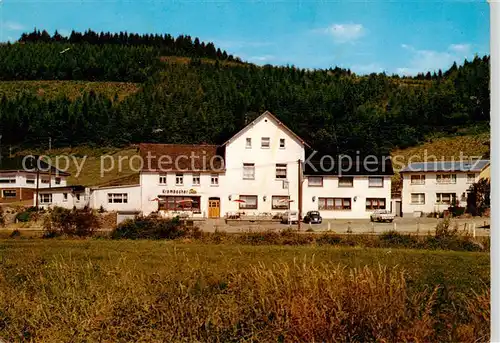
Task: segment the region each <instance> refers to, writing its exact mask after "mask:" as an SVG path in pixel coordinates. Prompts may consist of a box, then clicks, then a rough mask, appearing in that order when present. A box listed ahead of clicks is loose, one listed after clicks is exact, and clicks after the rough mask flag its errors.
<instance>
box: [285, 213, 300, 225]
mask: <svg viewBox="0 0 500 343" xmlns="http://www.w3.org/2000/svg"><path fill="white" fill-rule="evenodd" d="M298 222H299V212H298V211H286V212H285V213H283V216H282V217H281V223H283V224H288V223H290V224H295V223H298Z"/></svg>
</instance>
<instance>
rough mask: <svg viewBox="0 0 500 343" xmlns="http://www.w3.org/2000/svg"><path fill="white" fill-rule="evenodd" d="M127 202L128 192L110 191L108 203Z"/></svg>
mask: <svg viewBox="0 0 500 343" xmlns="http://www.w3.org/2000/svg"><path fill="white" fill-rule="evenodd" d="M77 196H78V195H77ZM127 202H128V194H127V193H108V203H110V204H126V203H127Z"/></svg>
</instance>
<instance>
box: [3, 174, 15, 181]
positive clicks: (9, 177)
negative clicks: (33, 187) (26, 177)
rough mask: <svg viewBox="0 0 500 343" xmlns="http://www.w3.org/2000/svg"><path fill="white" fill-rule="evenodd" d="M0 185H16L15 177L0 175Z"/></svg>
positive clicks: (13, 175)
mask: <svg viewBox="0 0 500 343" xmlns="http://www.w3.org/2000/svg"><path fill="white" fill-rule="evenodd" d="M0 183H16V175H15V174H9V175H2V177H1V178H0Z"/></svg>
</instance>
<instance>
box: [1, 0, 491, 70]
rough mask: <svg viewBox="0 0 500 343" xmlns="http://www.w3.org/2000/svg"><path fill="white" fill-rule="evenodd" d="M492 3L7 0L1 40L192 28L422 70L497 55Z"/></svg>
mask: <svg viewBox="0 0 500 343" xmlns="http://www.w3.org/2000/svg"><path fill="white" fill-rule="evenodd" d="M489 16H490V14H489V5H488V3H487V2H486V1H477V0H469V1H455V0H443V1H437V0H434V1H430V0H421V1H416V0H406V1H390V0H379V1H377V0H364V1H359V0H358V1H353V0H351V1H340V0H338V1H321V0H308V1H276V0H267V1H242V0H239V1H237V0H233V1H228V0H226V1H223V0H212V1H196V0H190V1H188V0H177V1H138V0H136V1H110V0H102V1H95V0H94V1H86V0H66V1H51V0H39V1H33V0H31V1H22V0H0V41H7V40H10V41H14V40H16V39H17V38H18V37H19V36H20V34H21V33H22V32H27V31H32V30H33V28H35V27H36V28H37V29H40V30H41V29H46V30H47V31H49V33H51V34H52V33H53V32H54V30H56V29H57V30H59V32H60V33H63V34H67V33H69V32H71V30H75V31H85V30H87V29H92V30H94V31H98V32H99V31H110V32H119V31H127V32H135V33H170V34H172V35H174V36H177V35H179V34H187V35H190V36H192V37H193V38H194V37H199V38H200V40H202V41H212V42H214V43H215V44H216V46H217V47H220V48H221V49H224V50H226V51H227V52H228V53H230V54H232V55H234V56H239V57H240V58H242V59H243V60H245V61H249V62H253V63H256V64H259V65H264V64H273V65H294V66H296V67H299V68H310V69H317V68H334V67H336V66H338V67H341V68H349V69H351V70H352V71H354V72H356V73H358V74H367V73H372V72H376V73H379V72H386V73H388V74H393V73H394V74H400V75H415V74H416V73H418V72H427V71H431V72H432V71H434V70H438V69H442V70H443V71H444V70H446V69H448V68H449V67H450V66H451V65H452V64H453V62H454V61H456V62H457V63H458V64H461V63H463V61H464V59H466V58H467V59H472V58H474V56H475V55H476V54H477V55H479V56H483V55H485V54H489V34H490V30H489V28H490V17H489Z"/></svg>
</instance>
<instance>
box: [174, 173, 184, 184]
mask: <svg viewBox="0 0 500 343" xmlns="http://www.w3.org/2000/svg"><path fill="white" fill-rule="evenodd" d="M175 184H176V185H177V186H182V185H183V184H184V175H183V174H175Z"/></svg>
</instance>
